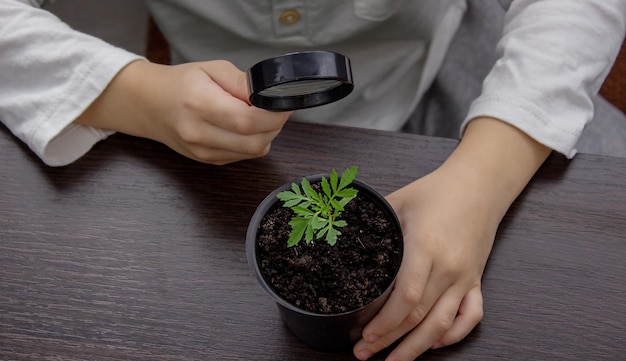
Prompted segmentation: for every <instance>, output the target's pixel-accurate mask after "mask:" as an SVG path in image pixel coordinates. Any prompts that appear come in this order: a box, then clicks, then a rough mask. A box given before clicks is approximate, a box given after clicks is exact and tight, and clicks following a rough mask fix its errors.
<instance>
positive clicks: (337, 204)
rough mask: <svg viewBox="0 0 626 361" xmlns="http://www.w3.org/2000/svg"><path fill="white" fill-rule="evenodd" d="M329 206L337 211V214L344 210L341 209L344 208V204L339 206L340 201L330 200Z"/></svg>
mask: <svg viewBox="0 0 626 361" xmlns="http://www.w3.org/2000/svg"><path fill="white" fill-rule="evenodd" d="M330 204H331V205H332V206H333V208H334V209H335V210H337V211H339V212H343V210H344V208H343V207H344V206H345V204H341V202H340V201H337V200H335V199H331V200H330Z"/></svg>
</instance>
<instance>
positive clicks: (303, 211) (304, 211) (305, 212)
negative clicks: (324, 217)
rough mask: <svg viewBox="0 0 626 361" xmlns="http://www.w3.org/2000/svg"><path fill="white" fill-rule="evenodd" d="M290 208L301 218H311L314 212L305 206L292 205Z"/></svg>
mask: <svg viewBox="0 0 626 361" xmlns="http://www.w3.org/2000/svg"><path fill="white" fill-rule="evenodd" d="M291 210H292V211H293V212H294V213H295V214H296V215H298V216H300V217H302V218H311V217H313V216H314V215H315V212H313V211H311V210H310V209H308V208H305V207H292V208H291Z"/></svg>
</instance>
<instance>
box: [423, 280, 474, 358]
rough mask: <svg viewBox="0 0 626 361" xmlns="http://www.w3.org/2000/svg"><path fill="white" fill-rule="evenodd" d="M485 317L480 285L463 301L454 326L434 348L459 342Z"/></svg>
mask: <svg viewBox="0 0 626 361" xmlns="http://www.w3.org/2000/svg"><path fill="white" fill-rule="evenodd" d="M482 318H483V296H482V293H481V292H480V287H479V286H477V287H474V288H472V289H471V290H470V291H469V292H468V293H467V294H466V295H465V297H464V298H463V300H462V301H461V305H460V306H459V312H458V314H457V316H456V318H455V319H454V323H453V324H452V327H450V329H449V330H448V331H447V332H446V333H445V334H444V335H443V336H442V337H441V338H440V339H439V341H437V342H436V343H435V344H434V345H433V346H432V348H433V349H437V348H440V347H444V346H449V345H452V344H454V343H457V342H459V341H461V340H462V339H464V338H465V336H467V335H468V334H469V333H470V332H471V331H472V330H473V329H474V327H476V325H478V323H479V322H480V321H481V320H482Z"/></svg>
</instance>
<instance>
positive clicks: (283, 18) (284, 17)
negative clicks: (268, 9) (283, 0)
mask: <svg viewBox="0 0 626 361" xmlns="http://www.w3.org/2000/svg"><path fill="white" fill-rule="evenodd" d="M279 20H280V22H281V23H282V24H283V25H293V24H295V23H297V22H298V21H299V20H300V13H299V12H298V10H295V9H287V10H285V11H283V12H282V14H280V19H279Z"/></svg>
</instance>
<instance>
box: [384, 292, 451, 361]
mask: <svg viewBox="0 0 626 361" xmlns="http://www.w3.org/2000/svg"><path fill="white" fill-rule="evenodd" d="M462 297H463V296H462V295H460V294H458V290H456V289H453V288H450V289H448V290H447V291H446V292H445V293H444V294H443V295H442V296H441V298H440V299H439V300H438V301H437V303H436V304H435V305H434V306H433V308H432V310H431V311H430V313H429V314H428V316H427V317H426V318H425V319H424V321H422V323H420V324H419V325H418V326H417V327H416V328H415V329H414V330H413V331H411V332H410V333H409V334H408V335H407V336H406V337H405V338H404V340H402V342H401V343H400V344H399V345H398V346H397V347H396V348H395V349H394V350H393V351H392V352H391V354H389V356H388V357H387V361H400V360H403V361H408V360H414V359H415V358H417V357H418V356H419V355H421V354H422V353H424V352H425V351H426V350H428V349H429V348H431V346H432V345H433V344H434V343H435V342H436V341H437V340H438V339H439V338H440V337H441V336H442V335H443V334H444V333H445V332H446V331H448V330H449V329H450V327H451V326H452V325H453V322H454V318H455V315H456V313H457V310H458V309H459V304H460V302H461V299H462Z"/></svg>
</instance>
